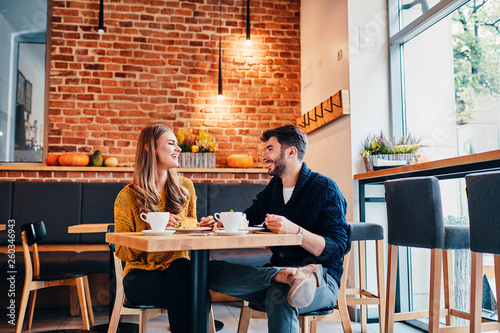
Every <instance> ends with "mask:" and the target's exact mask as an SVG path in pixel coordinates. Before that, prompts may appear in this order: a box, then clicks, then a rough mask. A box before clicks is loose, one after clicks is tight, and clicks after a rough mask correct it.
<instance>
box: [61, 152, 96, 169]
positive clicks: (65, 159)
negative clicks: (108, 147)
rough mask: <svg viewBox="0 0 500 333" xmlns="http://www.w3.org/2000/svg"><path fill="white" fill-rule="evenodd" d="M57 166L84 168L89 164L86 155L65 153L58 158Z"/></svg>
mask: <svg viewBox="0 0 500 333" xmlns="http://www.w3.org/2000/svg"><path fill="white" fill-rule="evenodd" d="M59 164H61V165H65V166H86V165H87V164H89V157H88V156H87V155H86V154H80V153H67V154H62V155H61V156H59Z"/></svg>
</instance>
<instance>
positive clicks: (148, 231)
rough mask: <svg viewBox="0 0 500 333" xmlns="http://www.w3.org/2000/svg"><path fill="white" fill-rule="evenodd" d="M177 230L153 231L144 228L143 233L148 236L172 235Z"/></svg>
mask: <svg viewBox="0 0 500 333" xmlns="http://www.w3.org/2000/svg"><path fill="white" fill-rule="evenodd" d="M174 232H175V230H165V231H153V230H143V231H142V233H143V234H144V235H146V236H170V235H172V234H173V233H174Z"/></svg>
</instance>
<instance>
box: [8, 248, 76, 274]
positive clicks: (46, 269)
mask: <svg viewBox="0 0 500 333" xmlns="http://www.w3.org/2000/svg"><path fill="white" fill-rule="evenodd" d="M74 255H76V252H73V251H45V252H39V257H40V266H41V268H40V269H41V271H40V273H42V274H46V273H59V272H66V271H67V270H68V263H69V261H70V259H71V258H72V257H73V256H74ZM8 260H9V257H8V256H7V255H5V256H1V257H0V276H5V274H7V271H9V270H11V269H7V264H8ZM24 269H25V268H24V256H23V254H22V252H17V253H16V266H15V271H16V272H17V274H24Z"/></svg>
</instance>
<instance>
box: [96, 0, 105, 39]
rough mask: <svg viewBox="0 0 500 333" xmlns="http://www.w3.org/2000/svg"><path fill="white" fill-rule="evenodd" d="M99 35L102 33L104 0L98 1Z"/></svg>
mask: <svg viewBox="0 0 500 333" xmlns="http://www.w3.org/2000/svg"><path fill="white" fill-rule="evenodd" d="M97 29H98V30H97V32H99V35H102V34H103V33H104V0H100V3H99V26H98V27H97Z"/></svg>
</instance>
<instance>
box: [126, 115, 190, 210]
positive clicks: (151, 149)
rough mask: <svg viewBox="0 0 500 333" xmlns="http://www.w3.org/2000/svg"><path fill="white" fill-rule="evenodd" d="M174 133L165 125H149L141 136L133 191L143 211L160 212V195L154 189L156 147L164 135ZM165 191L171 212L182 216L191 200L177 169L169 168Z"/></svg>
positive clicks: (167, 207)
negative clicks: (183, 210) (181, 182)
mask: <svg viewBox="0 0 500 333" xmlns="http://www.w3.org/2000/svg"><path fill="white" fill-rule="evenodd" d="M168 131H170V132H173V131H172V130H171V129H170V128H168V127H167V126H164V125H160V124H156V125H149V126H146V127H145V128H144V129H143V130H142V131H141V134H140V135H139V140H138V142H137V148H136V153H135V166H134V180H133V190H134V193H135V195H136V198H137V202H138V203H139V205H140V209H141V211H142V212H157V211H158V204H159V203H160V199H161V198H160V193H158V191H157V189H156V186H155V176H156V172H157V160H156V145H157V144H158V140H159V139H160V137H161V136H162V135H163V134H164V133H165V132H168ZM167 172H168V176H167V181H166V184H165V192H166V197H167V201H166V204H165V208H166V210H167V211H168V212H170V213H174V214H179V213H180V212H181V211H182V209H183V208H184V207H185V206H186V204H187V202H188V200H189V192H188V190H187V189H186V188H184V187H182V186H181V184H180V179H179V176H178V175H177V171H176V170H175V168H172V169H169V170H168V171H167Z"/></svg>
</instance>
